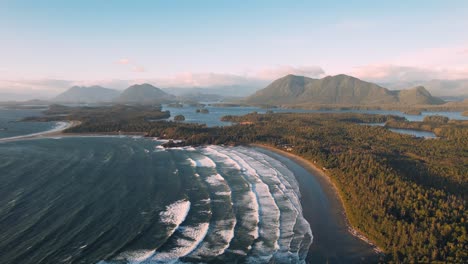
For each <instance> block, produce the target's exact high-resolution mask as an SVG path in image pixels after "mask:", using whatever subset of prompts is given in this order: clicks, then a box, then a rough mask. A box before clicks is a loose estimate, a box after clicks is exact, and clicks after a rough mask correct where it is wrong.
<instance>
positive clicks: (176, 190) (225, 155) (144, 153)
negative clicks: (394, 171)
mask: <svg viewBox="0 0 468 264" xmlns="http://www.w3.org/2000/svg"><path fill="white" fill-rule="evenodd" d="M166 109H167V110H170V111H171V114H172V116H174V115H176V114H184V115H186V117H187V122H198V123H205V124H207V125H209V126H215V125H229V123H225V122H221V121H219V117H220V116H222V115H227V114H233V115H241V114H246V113H249V112H252V111H258V112H265V111H266V110H265V109H259V108H244V107H240V108H216V107H209V111H210V113H209V114H197V113H195V111H194V109H190V108H181V109H178V108H174V109H172V108H171V109H168V108H166ZM166 109H165V110H166ZM192 110H193V111H192ZM273 110H274V111H275V112H289V111H293V112H320V111H303V110H285V109H273ZM329 112H337V111H329ZM355 112H361V113H362V112H368V113H374V112H375V113H381V114H386V113H387V112H388V111H387V112H379V111H372V112H369V111H355ZM390 113H393V112H390ZM40 114H41V113H40V111H39V110H6V109H0V129H1V130H0V138H10V137H16V138H18V137H21V136H24V135H28V134H36V133H41V132H43V131H47V130H52V129H57V128H60V127H61V126H63V123H60V122H46V123H41V122H16V121H18V120H20V119H21V118H24V117H27V116H31V115H40ZM428 114H431V113H423V116H424V115H428ZM443 115H449V116H450V117H452V118H455V119H464V117H461V116H459V113H445V114H444V113H443ZM423 116H417V118H421V119H422V118H423ZM413 117H414V116H413ZM407 118H408V117H407ZM162 143H163V142H162V141H157V140H154V139H151V138H141V137H119V136H101V137H99V136H95V137H56V138H39V139H28V140H16V141H10V142H0V252H1V254H0V263H25V264H27V263H99V264H107V263H119V264H120V263H200V262H204V263H232V262H237V263H269V262H270V263H301V262H305V261H306V260H307V261H311V262H312V263H315V262H325V261H331V262H333V263H335V262H336V263H349V262H356V261H357V260H359V261H360V260H362V259H363V258H364V257H365V258H370V259H373V258H374V259H373V260H375V254H374V253H373V252H372V248H371V247H370V246H369V245H368V244H366V243H364V242H363V241H361V240H359V239H357V238H356V237H354V236H352V235H351V234H350V233H349V232H348V230H347V225H346V223H345V222H344V220H343V217H342V210H341V209H340V206H339V201H338V200H337V199H336V197H335V194H334V193H333V192H332V190H331V189H330V188H328V189H327V188H326V184H324V183H320V181H318V180H317V178H316V177H312V175H310V173H308V172H307V171H305V170H304V169H303V168H302V167H300V166H298V165H297V164H295V163H294V162H292V161H291V160H288V159H286V158H284V157H281V156H278V155H275V154H273V153H269V152H268V151H262V150H259V149H256V148H250V147H227V146H205V147H199V148H192V147H186V148H172V149H164V148H162V147H161V144H162ZM304 206H305V207H304ZM306 219H308V220H309V222H308V221H307V220H306Z"/></svg>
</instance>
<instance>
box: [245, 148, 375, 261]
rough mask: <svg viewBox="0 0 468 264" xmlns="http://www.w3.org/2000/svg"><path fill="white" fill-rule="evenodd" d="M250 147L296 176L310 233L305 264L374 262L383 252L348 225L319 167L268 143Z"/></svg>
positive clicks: (340, 202) (338, 198) (336, 194)
mask: <svg viewBox="0 0 468 264" xmlns="http://www.w3.org/2000/svg"><path fill="white" fill-rule="evenodd" d="M251 146H252V147H254V148H256V149H257V150H259V151H263V152H265V151H266V152H267V154H269V155H274V156H275V158H278V159H280V160H281V161H282V162H283V163H285V165H287V166H288V167H289V168H290V169H292V170H293V172H294V173H295V175H296V178H297V180H298V182H299V184H300V187H301V194H302V199H301V200H302V203H303V210H304V216H305V218H306V219H307V220H308V221H309V223H310V225H311V227H312V233H313V236H314V241H313V243H312V245H311V248H310V250H309V256H308V262H309V263H321V262H322V261H329V263H362V262H377V261H378V257H379V254H380V253H382V252H383V251H382V250H381V249H380V248H378V247H377V246H376V245H375V244H374V243H372V241H370V240H369V239H368V238H367V237H366V236H365V235H364V234H362V233H361V232H360V231H359V230H356V229H355V228H353V227H352V226H351V224H350V222H349V219H348V218H347V216H346V210H345V206H344V203H343V200H342V197H341V196H340V194H339V192H338V189H337V187H336V185H335V184H334V183H333V182H332V181H331V180H330V178H329V176H328V175H327V174H326V173H325V172H324V171H323V170H321V169H320V168H318V167H317V166H316V165H315V164H313V163H312V162H310V161H308V160H306V159H304V158H302V157H299V156H297V155H294V154H292V153H289V152H286V151H283V150H279V149H277V148H274V147H271V146H268V145H261V144H252V145H251ZM281 157H283V159H281ZM288 160H290V161H291V162H288ZM292 163H296V165H298V166H297V167H301V168H302V170H301V169H300V168H297V167H295V166H294V164H292ZM311 176H312V177H311Z"/></svg>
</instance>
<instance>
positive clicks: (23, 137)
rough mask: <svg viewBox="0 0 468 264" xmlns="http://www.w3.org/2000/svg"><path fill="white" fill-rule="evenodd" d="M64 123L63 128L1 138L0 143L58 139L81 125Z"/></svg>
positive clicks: (70, 122) (71, 122)
mask: <svg viewBox="0 0 468 264" xmlns="http://www.w3.org/2000/svg"><path fill="white" fill-rule="evenodd" d="M62 123H66V124H65V125H64V126H62V127H55V128H53V129H50V130H46V131H42V132H38V133H34V134H27V135H19V136H14V137H8V138H0V143H2V142H12V141H17V140H27V139H35V138H48V137H58V136H63V135H65V133H64V132H63V131H65V130H66V129H69V128H71V127H75V126H78V125H80V124H81V122H80V121H74V120H72V121H62Z"/></svg>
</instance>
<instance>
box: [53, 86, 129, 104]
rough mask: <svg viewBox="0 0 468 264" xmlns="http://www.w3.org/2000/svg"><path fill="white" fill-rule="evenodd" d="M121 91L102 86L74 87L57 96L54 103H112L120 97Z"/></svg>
mask: <svg viewBox="0 0 468 264" xmlns="http://www.w3.org/2000/svg"><path fill="white" fill-rule="evenodd" d="M119 94H120V93H119V91H117V90H113V89H109V88H104V87H101V86H97V85H96V86H73V87H71V88H70V89H68V90H66V91H65V92H63V93H61V94H59V95H57V96H56V97H55V98H54V99H53V101H56V102H63V103H98V102H112V101H113V100H114V99H116V98H117V97H118V96H119Z"/></svg>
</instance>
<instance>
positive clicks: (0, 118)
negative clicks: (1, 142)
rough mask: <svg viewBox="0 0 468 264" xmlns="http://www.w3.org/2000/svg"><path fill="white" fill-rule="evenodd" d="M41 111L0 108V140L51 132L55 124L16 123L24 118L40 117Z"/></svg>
mask: <svg viewBox="0 0 468 264" xmlns="http://www.w3.org/2000/svg"><path fill="white" fill-rule="evenodd" d="M40 115H41V110H10V109H2V108H0V138H8V137H16V136H21V135H28V134H34V133H39V132H43V131H46V130H51V129H53V128H54V127H56V126H57V123H56V122H17V121H18V120H21V119H23V118H25V117H29V116H40Z"/></svg>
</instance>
